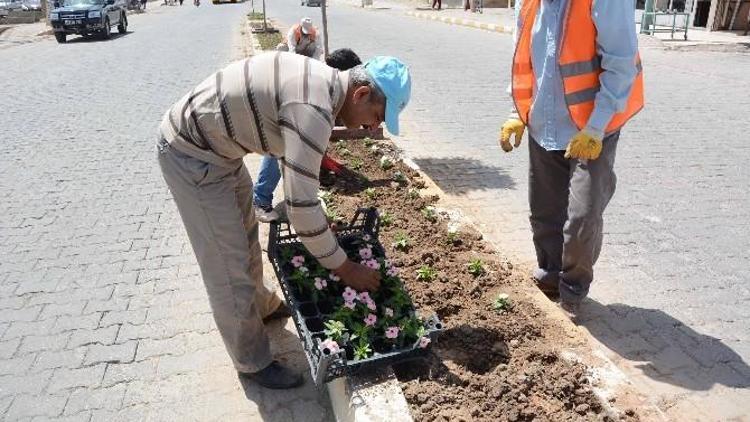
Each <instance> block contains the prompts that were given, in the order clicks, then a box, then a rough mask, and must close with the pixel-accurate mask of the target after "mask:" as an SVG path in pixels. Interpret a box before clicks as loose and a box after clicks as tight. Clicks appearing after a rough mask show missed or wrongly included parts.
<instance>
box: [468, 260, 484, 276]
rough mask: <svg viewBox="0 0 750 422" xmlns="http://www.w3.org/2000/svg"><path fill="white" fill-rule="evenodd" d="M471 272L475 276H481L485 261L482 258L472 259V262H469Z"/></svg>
mask: <svg viewBox="0 0 750 422" xmlns="http://www.w3.org/2000/svg"><path fill="white" fill-rule="evenodd" d="M469 274H471V275H473V276H474V277H479V276H480V275H482V274H484V263H483V262H482V260H481V259H479V258H477V259H472V260H471V262H469Z"/></svg>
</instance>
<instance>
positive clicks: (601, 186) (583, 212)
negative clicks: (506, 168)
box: [529, 132, 620, 303]
mask: <svg viewBox="0 0 750 422" xmlns="http://www.w3.org/2000/svg"><path fill="white" fill-rule="evenodd" d="M619 137H620V132H616V133H613V134H611V135H609V136H607V137H606V138H604V142H603V148H602V153H601V155H600V156H599V158H598V159H596V160H590V161H588V160H568V159H566V158H565V157H564V154H565V151H547V150H545V149H544V148H542V147H541V146H539V144H537V143H536V141H535V140H533V139H529V207H530V208H531V216H530V218H529V219H530V221H531V231H532V233H533V238H534V247H535V249H536V257H537V264H538V266H539V269H540V270H541V271H539V272H538V274H539V277H540V279H539V282H541V283H543V284H546V285H548V286H552V285H555V284H556V285H558V287H559V289H560V299H561V300H563V301H566V302H572V303H578V302H580V301H581V300H583V298H584V297H586V295H587V294H588V291H589V286H590V285H591V282H592V281H593V279H594V264H595V263H596V260H597V259H598V258H599V252H600V251H601V248H602V229H603V225H604V219H603V217H602V214H603V213H604V209H605V208H606V207H607V204H609V200H610V199H612V195H614V193H615V186H616V184H617V177H616V176H615V172H614V165H615V153H616V151H617V140H618V139H619Z"/></svg>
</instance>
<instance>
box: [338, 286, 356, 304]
mask: <svg viewBox="0 0 750 422" xmlns="http://www.w3.org/2000/svg"><path fill="white" fill-rule="evenodd" d="M341 296H343V297H344V300H345V301H347V302H354V299H356V298H357V291H356V290H354V289H352V288H351V287H347V288H346V289H344V293H342V294H341Z"/></svg>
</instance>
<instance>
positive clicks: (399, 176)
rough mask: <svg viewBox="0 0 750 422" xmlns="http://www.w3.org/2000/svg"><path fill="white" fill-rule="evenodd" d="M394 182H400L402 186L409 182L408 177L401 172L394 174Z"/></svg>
mask: <svg viewBox="0 0 750 422" xmlns="http://www.w3.org/2000/svg"><path fill="white" fill-rule="evenodd" d="M393 180H394V181H396V182H398V183H399V184H400V185H405V184H406V182H407V180H406V176H404V173H401V172H400V171H396V172H394V173H393Z"/></svg>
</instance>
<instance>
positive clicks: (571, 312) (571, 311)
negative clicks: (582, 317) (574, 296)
mask: <svg viewBox="0 0 750 422" xmlns="http://www.w3.org/2000/svg"><path fill="white" fill-rule="evenodd" d="M557 305H558V306H559V307H560V309H562V311H563V313H565V316H567V317H568V318H570V319H571V320H572V321H573V322H575V319H576V317H577V316H578V313H579V312H580V309H581V306H580V304H579V303H573V302H566V301H564V300H561V301H560V302H559V303H558V304H557Z"/></svg>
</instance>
